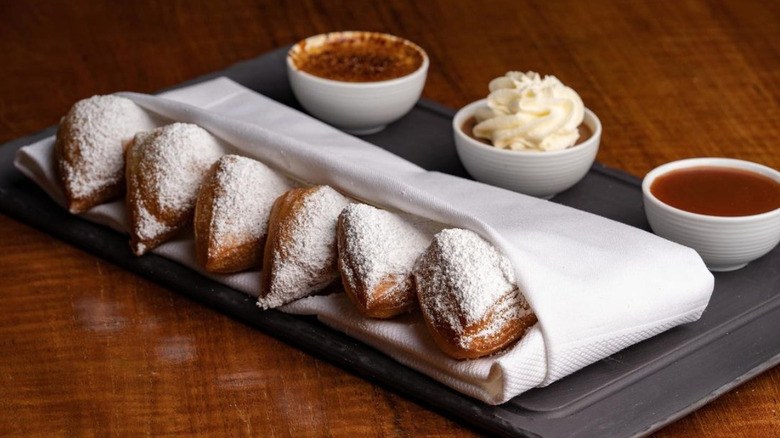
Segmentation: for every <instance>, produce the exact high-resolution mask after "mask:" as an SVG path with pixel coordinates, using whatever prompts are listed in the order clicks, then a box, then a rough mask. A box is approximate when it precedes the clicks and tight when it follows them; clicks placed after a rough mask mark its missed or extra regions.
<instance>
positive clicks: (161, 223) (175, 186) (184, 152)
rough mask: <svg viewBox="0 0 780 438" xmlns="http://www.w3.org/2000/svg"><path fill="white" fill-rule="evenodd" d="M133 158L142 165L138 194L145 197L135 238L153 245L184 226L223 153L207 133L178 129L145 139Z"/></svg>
mask: <svg viewBox="0 0 780 438" xmlns="http://www.w3.org/2000/svg"><path fill="white" fill-rule="evenodd" d="M131 153H132V155H133V156H134V157H135V159H136V160H137V164H136V167H135V172H136V178H137V180H138V182H137V184H136V186H137V187H136V188H135V189H136V190H139V191H141V193H140V196H137V197H136V199H137V201H138V203H139V205H138V206H137V211H138V212H139V217H138V218H137V220H136V223H135V224H134V233H135V235H136V236H138V237H139V238H141V239H143V240H148V239H154V238H156V237H158V236H160V235H161V234H163V233H165V232H167V231H170V230H171V228H175V227H177V226H180V224H179V222H181V219H182V218H183V217H185V218H186V216H187V215H188V214H190V213H191V212H192V210H193V209H194V207H195V201H196V199H197V194H198V188H199V187H200V184H201V182H202V181H203V178H204V177H205V175H206V173H207V172H208V170H209V167H211V165H212V163H214V161H216V160H217V159H219V157H220V156H221V155H222V154H223V148H222V146H221V145H220V143H219V142H218V141H217V139H216V138H214V137H213V136H212V135H211V134H209V133H208V132H206V130H204V129H203V128H201V127H199V126H197V125H193V124H188V123H174V124H171V125H166V126H163V127H161V128H157V129H155V130H154V131H151V132H148V133H142V134H139V135H138V136H137V137H136V141H135V145H134V146H133V150H132V151H131ZM151 212H155V213H157V214H152V213H151ZM161 216H167V217H169V218H173V220H172V221H171V220H164V219H163V218H162V217H161Z"/></svg>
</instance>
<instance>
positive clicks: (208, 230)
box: [194, 161, 266, 274]
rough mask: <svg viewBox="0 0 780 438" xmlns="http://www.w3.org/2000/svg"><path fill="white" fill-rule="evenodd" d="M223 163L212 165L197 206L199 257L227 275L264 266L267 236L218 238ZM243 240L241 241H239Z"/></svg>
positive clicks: (210, 269) (212, 269) (211, 269)
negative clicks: (217, 212) (216, 210)
mask: <svg viewBox="0 0 780 438" xmlns="http://www.w3.org/2000/svg"><path fill="white" fill-rule="evenodd" d="M221 163H222V161H217V162H216V163H214V164H213V165H212V166H211V169H210V170H209V173H208V175H207V176H206V179H205V180H204V181H203V183H202V184H201V186H200V189H199V191H198V200H197V202H196V203H195V217H194V231H195V256H196V258H197V260H198V263H199V264H200V265H201V266H202V267H203V269H205V270H206V271H208V272H214V273H219V274H227V273H231V272H238V271H243V270H245V269H249V268H253V267H256V266H260V264H261V262H262V256H263V248H264V246H265V241H266V235H261V236H257V237H254V238H252V237H240V236H233V237H230V238H228V240H229V241H225V238H223V241H221V242H218V241H217V239H216V237H215V236H214V228H213V224H214V204H215V202H217V197H218V196H219V193H218V190H219V182H218V181H217V174H218V172H219V171H220V166H221ZM239 240H241V241H239Z"/></svg>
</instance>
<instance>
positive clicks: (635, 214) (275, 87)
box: [0, 48, 780, 437]
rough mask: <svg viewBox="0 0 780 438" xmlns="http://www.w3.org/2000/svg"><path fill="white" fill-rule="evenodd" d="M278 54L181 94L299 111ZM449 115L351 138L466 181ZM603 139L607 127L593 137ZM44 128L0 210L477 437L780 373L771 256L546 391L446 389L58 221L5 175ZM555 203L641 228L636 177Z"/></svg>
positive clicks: (628, 410) (648, 415)
mask: <svg viewBox="0 0 780 438" xmlns="http://www.w3.org/2000/svg"><path fill="white" fill-rule="evenodd" d="M286 50H287V48H281V49H278V50H276V51H273V52H270V53H268V54H266V55H263V56H260V57H258V58H255V59H252V60H249V61H245V62H242V63H239V64H236V65H234V66H232V67H229V68H227V69H225V70H222V71H219V72H215V73H213V74H209V75H206V76H203V77H201V78H197V79H195V80H193V81H190V82H187V83H184V84H181V85H179V86H183V85H188V84H192V83H196V82H200V81H203V80H207V79H211V78H214V77H218V76H226V77H229V78H231V79H233V80H235V81H237V82H239V83H241V84H243V85H245V86H247V87H249V88H251V89H253V90H256V91H258V92H260V93H262V94H264V95H266V96H269V97H271V98H273V99H275V100H277V101H279V102H282V103H284V104H287V105H289V106H292V107H296V108H299V106H298V105H297V103H296V102H295V99H294V97H293V95H292V92H291V91H290V88H289V85H288V82H287V74H286V70H285V62H284V57H285V53H286ZM453 115H454V111H453V110H451V109H448V108H444V107H442V106H440V105H437V104H436V103H434V102H430V101H425V100H422V101H420V102H419V103H418V104H417V106H416V107H415V108H414V109H413V110H412V112H411V113H409V114H408V115H407V116H405V117H404V118H403V119H401V120H400V121H398V122H396V123H394V124H392V125H390V126H389V127H388V128H387V129H386V130H384V131H382V132H380V133H378V134H374V135H369V136H365V137H363V138H364V139H365V140H367V141H369V142H372V143H374V144H377V145H379V146H381V147H383V148H385V149H388V150H389V151H391V152H393V153H396V154H397V155H400V156H402V157H404V158H406V159H408V160H410V161H412V162H415V163H417V164H419V165H421V166H422V167H424V168H426V169H430V170H437V171H441V172H446V173H451V174H454V175H459V176H464V177H468V175H467V174H466V172H465V170H464V169H463V166H462V165H461V164H460V162H459V160H458V158H457V155H456V153H455V149H454V145H453V139H452V132H451V123H452V116H453ZM605 129H606V131H607V132H608V131H609V127H608V126H607V127H605ZM54 132H55V128H54V127H51V128H48V129H46V130H44V131H41V132H38V133H36V134H33V135H31V136H29V137H25V138H20V139H17V140H14V141H11V142H9V143H6V144H5V145H3V146H2V148H0V212H2V213H4V214H6V215H8V216H11V217H14V218H16V219H17V220H19V221H21V222H24V223H26V224H29V225H32V226H34V227H37V228H39V229H41V230H43V231H46V232H47V233H50V234H52V235H54V236H56V237H58V238H60V239H62V240H64V241H66V242H68V243H70V244H72V245H74V246H77V247H79V248H82V249H84V250H86V251H88V252H90V253H93V254H95V255H97V256H99V257H102V258H104V259H106V260H108V261H111V262H113V263H115V264H117V265H119V266H122V267H123V268H125V269H128V270H130V271H132V272H134V273H136V274H138V275H141V276H143V277H145V278H148V279H151V280H153V281H155V282H157V283H159V284H161V285H163V286H165V287H168V288H170V289H173V290H175V291H177V292H179V293H181V294H183V295H186V296H188V297H190V298H192V299H194V300H196V301H198V302H201V303H203V304H204V305H206V306H208V307H211V308H213V309H215V310H218V311H220V312H223V313H224V314H226V315H228V316H231V317H233V318H235V319H238V320H240V321H242V322H244V323H246V324H249V325H251V326H254V327H257V328H260V329H261V330H263V331H265V332H267V333H269V334H271V335H273V336H275V337H277V338H280V339H282V340H284V341H286V342H288V343H289V344H292V345H295V346H296V347H298V348H301V349H302V350H305V351H308V352H310V353H312V354H315V355H317V356H319V357H323V358H325V359H327V360H329V361H331V362H332V363H335V364H338V365H340V366H341V367H343V368H345V369H347V370H349V371H351V372H353V373H355V374H357V375H359V376H362V377H363V378H365V379H367V380H369V381H371V382H374V383H376V384H378V385H381V386H383V387H385V388H388V389H390V390H393V391H395V392H398V393H400V394H402V395H404V396H406V397H408V398H410V399H413V400H415V401H417V402H419V403H421V404H423V405H425V406H428V407H429V408H431V409H433V410H435V411H438V412H441V413H442V414H444V415H447V416H450V417H452V418H454V419H456V420H458V421H461V422H463V423H467V424H470V425H472V426H474V427H476V428H478V429H481V430H484V431H487V432H490V433H492V434H496V435H501V436H520V437H524V436H544V437H585V436H625V437H628V436H641V435H645V434H649V433H650V432H652V431H653V430H656V429H658V428H660V427H662V426H663V425H665V424H668V423H670V422H672V421H674V420H675V419H677V418H680V417H682V416H683V415H685V414H687V413H689V412H691V411H693V410H695V409H697V408H698V407H700V406H702V405H704V404H705V403H707V402H708V401H710V400H712V399H713V398H715V397H717V396H718V395H720V394H722V393H724V392H726V391H728V390H729V389H731V388H733V387H735V386H737V385H739V384H740V383H742V382H744V381H745V380H747V379H749V378H751V377H753V376H755V375H756V374H758V373H760V372H761V371H764V370H766V369H768V368H770V367H772V366H774V365H775V364H777V363H780V247H778V248H775V249H774V250H773V251H772V252H770V253H769V254H768V255H766V256H764V257H763V258H761V259H759V260H757V261H755V262H753V263H750V264H749V265H748V266H747V267H746V268H744V269H741V270H739V271H736V272H728V273H717V274H715V291H714V293H713V296H712V300H711V302H710V305H709V307H708V308H707V310H706V311H705V313H704V315H703V316H702V318H701V320H699V321H697V322H695V323H692V324H687V325H684V326H680V327H676V328H674V329H672V330H669V331H667V332H665V333H662V334H660V335H658V336H656V337H654V338H651V339H648V340H646V341H644V342H641V343H639V344H636V345H634V346H632V347H630V348H627V349H625V350H623V351H620V352H618V353H616V354H614V355H612V356H610V357H608V358H606V359H604V360H602V361H600V362H597V363H595V364H593V365H591V366H589V367H586V368H585V369H583V370H580V371H579V372H577V373H575V374H573V375H571V376H568V377H566V378H564V379H562V380H560V381H558V382H556V383H554V384H552V385H550V386H548V387H546V388H539V389H534V390H531V391H529V392H527V393H525V394H522V395H520V396H518V397H515V398H514V399H512V400H510V401H509V402H507V403H505V404H503V405H501V406H488V405H486V404H484V403H482V402H479V401H476V400H474V399H471V398H469V397H467V396H464V395H462V394H460V393H458V392H455V391H453V390H451V389H449V388H447V387H445V386H443V385H441V384H439V383H437V382H436V381H434V380H432V379H430V378H428V377H426V376H425V375H423V374H420V373H418V372H416V371H414V370H411V369H409V368H406V367H405V366H403V365H401V364H399V363H397V362H395V361H394V360H392V359H390V358H389V357H387V356H385V355H384V354H382V353H379V352H377V351H376V350H374V349H372V348H371V347H368V346H366V345H364V344H362V343H360V342H358V341H356V340H354V339H352V338H349V337H347V336H346V335H343V334H341V333H339V332H336V331H333V330H331V329H329V328H327V327H325V326H324V325H322V324H320V323H319V322H318V321H316V319H314V318H313V317H300V316H292V315H286V314H283V313H281V312H278V311H261V310H259V309H258V308H257V307H256V306H255V305H254V299H253V298H251V297H249V296H247V295H245V294H243V293H241V292H238V291H236V290H233V289H230V288H228V287H226V286H223V285H221V284H219V283H216V282H214V281H212V280H209V279H207V278H204V277H202V276H200V275H197V274H194V273H193V271H191V270H189V269H188V268H185V267H183V266H181V265H179V264H177V263H175V262H172V261H170V260H167V259H164V258H162V257H159V256H156V255H153V254H150V255H146V256H144V257H140V258H137V257H135V256H133V255H132V254H131V252H130V250H129V247H128V245H127V238H126V236H123V235H121V234H119V233H116V232H114V231H112V230H110V229H108V228H104V227H101V226H99V225H95V224H92V223H90V222H87V221H85V220H82V219H80V218H79V217H77V216H72V215H70V214H68V213H67V212H66V211H65V210H64V209H62V208H61V207H59V206H58V205H56V204H55V203H54V202H53V201H52V200H51V199H50V198H49V197H48V196H47V195H46V194H45V193H44V192H43V191H42V190H41V189H39V188H38V186H37V185H35V184H34V183H33V182H31V181H29V180H27V179H26V178H25V177H24V176H23V175H22V174H21V173H19V172H18V171H17V170H16V169H15V168H14V167H13V157H14V154H15V153H16V151H17V150H18V149H19V148H20V147H22V146H24V145H27V144H30V143H32V142H34V141H37V140H38V139H41V138H44V137H46V136H49V135H52V134H53V133H54ZM553 201H554V202H559V203H561V204H565V205H569V206H571V207H575V208H578V209H581V210H585V211H589V212H592V213H595V214H598V215H601V216H604V217H608V218H611V219H615V220H618V221H620V222H624V223H626V224H629V225H633V226H636V227H639V228H642V229H646V230H647V229H648V225H647V222H646V220H645V216H644V212H643V209H642V195H641V190H640V181H639V180H638V179H636V178H634V177H632V176H630V175H628V174H626V173H623V172H621V171H618V170H615V169H610V168H607V167H605V166H602V165H600V164H598V163H597V164H595V165H594V166H593V168H592V169H591V171H590V172H589V173H588V175H587V176H586V177H585V179H584V180H583V181H581V182H580V183H579V184H577V185H576V186H575V187H573V188H572V189H570V190H568V191H566V192H564V193H561V194H560V195H558V196H556V197H555V198H554V199H553Z"/></svg>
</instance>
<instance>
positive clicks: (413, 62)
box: [287, 31, 429, 135]
mask: <svg viewBox="0 0 780 438" xmlns="http://www.w3.org/2000/svg"><path fill="white" fill-rule="evenodd" d="M428 65H429V60H428V56H427V54H426V53H425V51H424V50H423V49H421V48H420V47H419V46H417V45H416V44H414V43H412V42H411V41H408V40H405V39H403V38H400V37H397V36H393V35H389V34H383V33H376V32H361V31H346V32H331V33H327V34H321V35H315V36H313V37H309V38H307V39H305V40H303V41H300V42H298V43H297V44H295V45H294V46H293V47H292V48H291V49H290V51H289V52H288V53H287V73H288V77H289V79H290V86H291V88H292V90H293V93H294V94H295V97H296V98H297V99H298V101H299V102H300V104H301V106H303V108H304V109H305V110H306V111H307V112H309V113H310V114H311V115H313V116H314V117H317V118H318V119H320V120H323V121H325V122H327V123H329V124H331V125H333V126H335V127H337V128H339V129H342V130H344V131H347V132H350V133H353V134H357V135H364V134H370V133H374V132H377V131H380V130H382V129H383V128H384V127H385V126H386V125H387V124H388V123H391V122H393V121H395V120H397V119H399V118H401V117H402V116H403V115H405V114H406V113H407V112H409V110H411V109H412V107H413V106H414V104H415V103H417V100H418V99H419V98H420V94H421V93H422V89H423V86H424V85H425V79H426V76H427V72H428Z"/></svg>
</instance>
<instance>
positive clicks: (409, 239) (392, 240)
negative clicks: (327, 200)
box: [340, 204, 441, 304]
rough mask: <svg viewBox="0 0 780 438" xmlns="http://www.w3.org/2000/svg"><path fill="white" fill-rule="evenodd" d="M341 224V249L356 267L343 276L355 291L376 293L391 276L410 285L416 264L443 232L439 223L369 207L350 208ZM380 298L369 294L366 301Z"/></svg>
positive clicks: (365, 205) (342, 215)
mask: <svg viewBox="0 0 780 438" xmlns="http://www.w3.org/2000/svg"><path fill="white" fill-rule="evenodd" d="M341 221H342V231H343V233H344V234H343V235H344V237H345V239H344V243H345V247H344V248H340V250H341V251H343V252H346V253H347V254H349V258H350V267H351V268H352V269H343V270H342V275H343V276H344V279H345V280H346V281H347V282H349V284H350V285H351V286H352V289H353V290H355V289H358V290H359V289H361V288H364V289H365V290H367V291H372V290H374V288H376V287H377V286H378V285H379V284H380V283H381V282H382V281H383V280H384V279H385V278H387V277H388V276H389V275H395V276H397V278H400V279H403V281H402V282H403V283H406V282H410V281H411V277H410V275H411V272H412V268H413V267H414V263H415V261H416V260H417V258H418V257H419V256H420V254H422V253H423V252H424V251H425V249H426V248H427V247H428V245H429V244H430V242H431V239H432V238H433V235H434V234H436V232H438V231H439V230H441V226H440V225H439V224H436V223H433V222H431V221H428V220H425V219H423V218H420V217H417V216H412V215H409V214H404V213H392V212H389V211H385V210H380V209H378V208H375V207H372V206H370V205H367V204H351V205H349V206H348V207H347V208H345V209H344V211H343V212H342V213H341ZM358 285H360V286H358ZM386 292H387V293H389V292H392V291H391V290H388V291H386ZM377 298H380V297H375V296H374V295H373V294H370V293H369V294H368V296H367V297H366V301H367V303H368V304H370V303H371V301H372V300H374V299H377Z"/></svg>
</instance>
